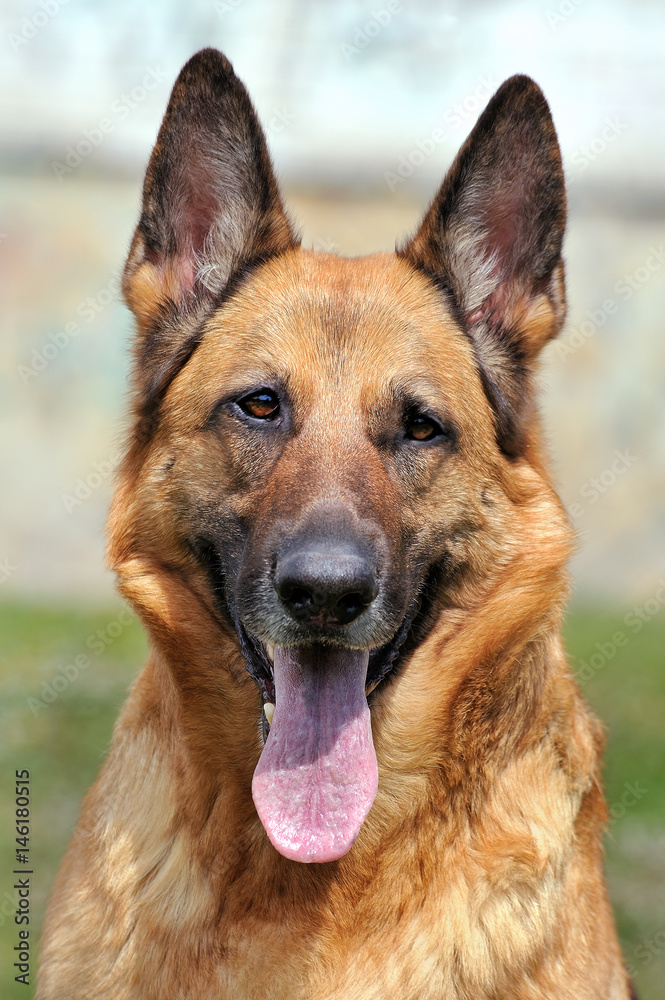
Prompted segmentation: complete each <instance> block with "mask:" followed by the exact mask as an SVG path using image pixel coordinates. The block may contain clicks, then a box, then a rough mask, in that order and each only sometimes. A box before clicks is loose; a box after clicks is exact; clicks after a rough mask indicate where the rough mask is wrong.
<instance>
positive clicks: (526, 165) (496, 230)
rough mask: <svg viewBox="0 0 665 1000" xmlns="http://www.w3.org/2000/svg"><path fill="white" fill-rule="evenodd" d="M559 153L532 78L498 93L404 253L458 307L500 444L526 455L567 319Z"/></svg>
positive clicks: (520, 79) (514, 81)
mask: <svg viewBox="0 0 665 1000" xmlns="http://www.w3.org/2000/svg"><path fill="white" fill-rule="evenodd" d="M565 219H566V196H565V189H564V180H563V170H562V166H561V154H560V151H559V145H558V142H557V137H556V132H555V130H554V125H553V123H552V118H551V115H550V111H549V107H548V105H547V102H546V100H545V98H544V96H543V94H542V92H541V90H540V88H539V87H538V86H537V85H536V84H535V83H534V82H533V80H531V79H529V77H527V76H513V77H511V78H510V79H509V80H506V82H505V83H504V84H503V85H502V86H501V87H500V88H499V90H498V91H497V92H496V94H495V95H494V97H493V98H492V100H491V101H490V102H489V104H488V105H487V108H486V109H485V111H484V112H483V114H482V115H481V116H480V118H479V120H478V122H477V124H476V126H475V128H474V129H473V131H472V132H471V135H470V136H469V138H468V139H467V141H466V142H465V143H464V145H463V146H462V148H461V150H460V152H459V153H458V155H457V158H456V160H455V162H454V163H453V166H452V167H451V169H450V171H449V173H448V175H447V177H446V178H445V180H444V182H443V184H442V186H441V189H440V190H439V193H438V194H437V196H436V198H435V199H434V202H433V203H432V205H431V206H430V208H429V210H428V212H427V214H426V215H425V218H424V220H423V222H422V225H421V226H420V229H419V230H418V232H417V233H416V235H415V236H414V237H413V239H411V240H410V241H409V242H408V243H407V244H406V245H405V246H404V247H403V248H401V249H400V250H398V254H399V255H400V256H402V257H404V258H405V259H407V260H408V261H410V262H411V263H412V264H413V265H414V266H415V267H417V268H419V269H420V270H422V271H424V272H425V273H426V274H427V275H429V276H430V277H431V278H432V279H433V280H434V281H435V282H436V283H437V284H438V285H439V286H440V287H442V288H443V289H445V291H446V292H447V293H448V294H449V296H450V297H451V298H452V300H453V304H454V307H455V310H456V313H457V315H458V317H459V319H460V321H461V323H462V324H463V326H464V329H465V330H466V332H467V334H468V335H469V337H470V338H471V340H472V343H473V345H474V348H475V352H476V357H477V361H478V366H479V369H480V374H481V378H482V380H483V384H484V387H485V391H486V393H487V395H488V397H489V399H490V402H491V403H492V406H493V408H494V411H495V415H496V428H497V440H498V442H499V445H500V447H501V448H502V450H503V451H504V452H505V453H506V454H507V455H510V456H516V455H518V454H519V453H520V451H521V450H522V448H523V446H524V440H525V428H526V426H527V423H528V418H529V412H528V411H529V408H530V404H531V399H532V394H531V385H530V381H531V378H530V376H531V373H532V370H533V367H534V363H535V359H536V357H537V355H538V353H539V351H540V350H541V348H542V347H543V346H544V344H545V343H546V342H547V341H548V340H549V339H550V338H551V337H553V336H555V334H556V333H558V331H559V329H560V328H561V325H562V323H563V320H564V316H565V293H564V281H563V262H562V259H561V245H562V241H563V233H564V227H565Z"/></svg>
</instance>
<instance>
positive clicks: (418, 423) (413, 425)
mask: <svg viewBox="0 0 665 1000" xmlns="http://www.w3.org/2000/svg"><path fill="white" fill-rule="evenodd" d="M405 426H406V436H407V438H410V439H411V440H412V441H431V439H432V438H435V437H437V435H439V434H440V433H441V428H440V427H439V425H438V424H437V423H436V422H435V421H434V420H430V418H429V417H425V416H423V415H422V414H416V415H415V416H412V417H409V418H408V419H407V421H406V425H405Z"/></svg>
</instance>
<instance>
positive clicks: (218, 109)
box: [38, 50, 630, 1000]
mask: <svg viewBox="0 0 665 1000" xmlns="http://www.w3.org/2000/svg"><path fill="white" fill-rule="evenodd" d="M183 108H185V111H186V113H185V114H182V113H181V112H182V109H183ZM211 149H214V152H215V157H214V158H213V157H212V156H211V153H210V150H211ZM144 195H145V197H144V210H143V215H142V217H141V221H140V223H139V227H138V229H137V234H136V236H135V240H134V244H133V247H132V251H131V254H130V259H129V262H128V266H127V270H126V275H125V293H126V296H127V300H128V302H129V303H130V305H131V306H132V308H133V310H134V312H135V314H136V316H137V320H138V344H137V366H136V370H135V376H134V382H135V391H136V417H137V419H136V428H135V433H134V435H133V438H132V441H131V443H130V447H129V450H128V454H127V458H126V460H125V464H124V466H123V469H122V473H121V476H120V482H119V486H118V490H117V493H116V497H115V501H114V504H113V509H112V512H111V518H110V526H109V554H110V562H111V565H112V566H113V568H114V569H115V571H116V573H117V575H118V578H119V581H120V589H121V591H122V593H123V594H124V596H125V597H126V598H127V600H128V601H129V602H130V603H131V604H132V605H133V606H134V607H135V609H136V610H137V612H138V614H139V615H140V616H141V619H142V621H143V623H144V625H145V627H146V629H147V632H148V634H149V636H150V641H151V645H152V653H151V656H150V660H149V662H148V664H147V666H146V668H145V670H144V671H143V673H142V674H141V676H140V677H139V679H138V680H137V682H136V684H135V686H134V689H133V691H132V693H131V695H130V698H129V701H128V702H127V705H126V706H125V709H124V711H123V713H122V715H121V717H120V720H119V722H118V724H117V727H116V731H115V735H114V739H113V746H112V749H111V752H110V754H109V757H108V760H107V762H106V764H105V766H104V768H103V771H102V773H101V775H100V777H99V779H98V781H97V783H96V784H95V786H94V787H93V789H92V790H91V791H90V793H89V794H88V796H87V798H86V801H85V804H84V807H83V813H82V817H81V820H80V823H79V826H78V829H77V831H76V834H75V836H74V840H73V842H72V845H71V847H70V849H69V852H68V854H67V857H66V859H65V861H64V863H63V866H62V869H61V872H60V874H59V877H58V881H57V884H56V887H55V891H54V894H53V898H52V901H51V905H50V909H49V914H48V919H47V923H46V929H45V932H44V940H43V944H42V954H41V971H40V981H39V988H38V997H39V998H40V1000H83V998H88V997H96V998H100V1000H102V998H108V1000H138V998H141V1000H152V998H154V1000H157V998H159V1000H163V998H165V997H169V998H172V1000H176V998H178V1000H180V998H181V1000H185V998H187V1000H203V998H213V997H215V998H220V1000H221V998H228V1000H250V998H258V997H270V998H271V1000H333V998H334V1000H372V998H376V1000H385V998H386V997H395V998H400V1000H444V998H445V1000H544V998H555V997H556V998H557V1000H566V998H567V1000H585V998H586V1000H628V997H629V995H630V994H629V985H628V982H627V978H626V974H625V972H624V967H623V963H622V959H621V956H620V953H619V949H618V945H617V941H616V935H615V930H614V926H613V919H612V915H611V911H610V906H609V903H608V899H607V892H606V888H605V882H604V877H603V871H602V845H601V841H602V833H603V827H604V824H605V820H606V810H605V805H604V802H603V796H602V792H601V789H600V781H599V759H600V752H601V746H602V737H601V732H600V728H599V725H598V723H597V722H596V720H595V719H594V718H593V716H592V715H591V714H590V712H589V711H588V709H587V708H586V706H585V704H584V702H583V701H582V699H581V697H580V694H579V692H578V689H577V687H576V685H575V683H574V681H573V679H572V677H571V673H570V670H569V667H568V665H567V663H566V659H565V655H564V652H563V649H562V645H561V640H560V638H559V628H560V623H561V615H562V605H563V602H564V600H565V597H566V574H565V564H566V560H567V558H568V555H569V552H570V546H571V532H570V528H569V525H568V521H567V518H566V516H565V513H564V510H563V508H562V505H561V503H560V501H559V500H558V498H557V496H556V494H555V492H554V490H553V488H552V486H551V484H550V480H549V476H548V473H547V469H546V464H545V459H544V454H543V449H542V446H541V441H540V432H539V427H538V419H537V414H536V412H535V404H534V401H533V393H532V386H531V381H532V373H533V370H534V367H535V363H536V356H537V353H538V351H539V349H540V348H541V347H542V345H543V344H544V343H545V342H546V341H547V340H548V339H549V338H550V337H551V336H553V335H555V334H556V332H557V331H558V329H559V327H560V325H561V323H562V321H563V308H564V307H563V278H562V264H561V257H560V250H561V239H562V233H563V224H564V214H565V203H564V196H563V182H562V174H561V166H560V159H559V155H558V146H557V144H556V136H555V133H554V129H553V126H552V124H551V119H550V117H549V111H548V109H547V105H546V103H545V101H544V98H543V97H542V95H541V94H540V91H539V90H538V88H537V87H536V86H535V84H533V83H532V82H531V81H527V80H526V78H524V77H522V78H514V79H513V80H512V81H508V83H507V84H504V86H503V87H502V88H501V90H500V91H499V94H498V95H497V96H496V97H495V98H494V100H493V102H492V103H491V104H490V107H489V108H488V111H487V112H486V113H485V115H483V116H482V118H481V120H480V122H479V124H478V126H477V127H476V129H475V130H474V133H473V134H472V136H471V137H470V139H469V140H468V141H467V143H466V144H465V147H464V148H463V150H462V152H461V153H460V157H459V158H458V160H457V161H456V164H455V165H454V167H453V169H452V171H451V173H450V174H449V177H448V179H447V181H446V182H444V187H443V188H442V192H441V193H440V195H439V196H438V198H437V199H436V200H435V202H434V204H433V206H432V208H431V209H430V212H429V213H428V215H427V216H426V218H425V221H424V222H423V225H422V227H421V229H420V230H419V232H418V233H417V234H416V236H415V237H414V239H413V240H411V241H410V242H409V243H407V245H406V246H405V247H403V248H402V249H401V250H400V251H399V254H398V255H390V254H377V255H374V256H371V257H367V258H363V259H354V260H345V259H340V258H338V257H335V256H332V255H325V254H315V253H312V252H309V251H304V250H301V249H299V247H298V242H297V239H296V238H295V237H294V236H293V235H292V231H291V229H290V227H289V224H288V222H287V220H286V217H285V216H284V213H283V209H282V207H281V202H280V201H279V195H278V193H277V189H276V186H275V184H274V179H273V176H272V171H271V168H270V164H269V161H268V158H267V153H266V151H265V143H264V140H263V136H262V134H261V132H260V128H259V126H258V123H257V122H256V119H255V116H254V112H253V110H252V108H251V104H250V103H249V99H248V98H247V97H246V93H245V91H244V88H243V87H242V84H240V83H239V81H238V80H237V78H236V77H235V76H234V75H233V72H232V70H231V68H230V66H229V64H228V62H226V60H225V59H224V58H223V57H222V56H220V55H219V54H218V53H214V52H212V51H211V50H206V52H204V53H200V54H199V55H198V56H196V57H194V59H192V60H191V61H190V63H189V64H188V65H187V67H185V69H184V70H183V73H182V74H181V76H180V78H179V81H178V83H177V84H176V87H175V89H174V94H173V97H172V101H171V104H170V106H169V111H168V112H167V117H166V119H165V122H164V125H163V126H162V131H161V132H160V136H159V139H158V144H157V147H156V149H155V152H154V154H153V158H152V160H151V166H150V168H149V172H148V176H147V178H146V186H145V191H144ZM515 219H517V222H515ZM192 220H193V221H192ZM220 234H221V235H220ZM211 276H212V277H211ZM268 383H269V384H273V383H274V384H278V385H279V386H281V387H282V389H280V391H283V393H284V398H288V400H289V414H290V418H289V419H290V421H291V423H290V424H289V426H288V428H287V429H286V430H285V431H284V432H281V431H280V432H279V433H277V432H276V431H275V432H271V433H270V434H267V433H265V434H264V433H263V432H262V433H261V435H258V436H257V434H256V433H255V432H254V431H252V432H251V433H250V432H248V431H247V429H246V428H244V427H243V426H241V425H239V423H238V420H237V419H236V418H235V417H234V416H233V413H232V411H231V409H229V405H230V404H228V402H227V401H228V399H229V398H231V397H233V395H234V393H235V394H236V395H237V394H238V393H239V392H243V391H248V390H249V389H251V388H252V386H261V385H265V384H268ZM414 395H415V396H417V397H418V398H419V399H421V400H422V399H424V400H425V401H426V402H427V403H428V405H430V406H431V407H432V408H434V409H435V410H436V412H437V413H438V414H440V415H441V420H442V421H443V420H448V419H449V420H450V422H451V426H454V428H455V433H454V435H453V436H451V438H450V443H448V444H446V445H445V446H444V445H437V446H436V447H434V448H429V449H427V448H426V449H421V450H411V451H408V456H407V457H405V455H407V453H406V452H405V451H404V450H403V449H402V451H400V448H399V447H397V446H396V445H395V444H394V441H395V440H396V438H395V435H396V434H398V431H399V428H400V427H401V421H402V412H403V406H404V405H405V404H404V399H407V398H408V399H411V398H412V397H413V396H414ZM386 442H388V443H386ZM331 503H335V504H337V505H338V506H340V505H341V507H342V508H343V509H344V510H346V511H347V512H348V516H349V517H351V518H353V519H354V523H358V524H362V525H365V524H370V525H371V526H373V527H372V530H373V531H374V532H375V534H376V537H377V538H380V539H381V544H382V545H383V549H382V550H381V551H382V552H383V556H382V558H383V559H384V561H385V563H386V565H387V566H388V567H389V568H390V573H386V580H385V581H384V583H383V584H382V587H383V588H384V590H385V595H386V596H385V597H383V596H382V598H381V599H382V600H384V605H385V614H384V615H383V617H382V620H381V621H380V622H378V623H377V624H376V625H375V628H376V630H377V632H376V634H377V635H379V634H380V633H381V630H383V632H384V633H385V635H383V634H381V641H384V640H387V639H389V638H390V637H391V636H392V635H393V634H394V633H395V630H396V629H397V627H398V626H399V622H400V620H401V618H402V617H403V615H404V613H405V610H406V607H407V605H406V604H405V603H404V602H405V601H406V599H407V598H409V599H410V600H413V599H415V598H416V597H418V595H419V597H418V599H419V600H422V602H423V604H422V607H421V614H420V615H418V616H417V617H416V618H415V619H414V621H413V624H412V628H411V631H410V633H409V636H408V637H407V638H406V640H405V641H404V645H403V646H402V650H401V652H400V653H399V655H398V656H397V659H396V662H395V664H394V666H393V669H392V671H391V672H390V673H389V675H388V676H387V677H386V678H385V679H384V680H382V681H381V682H380V683H378V685H377V686H376V688H375V690H374V691H373V692H372V693H371V694H370V695H369V700H370V705H371V711H372V727H373V733H374V743H375V747H376V752H377V757H378V761H379V769H380V782H379V791H378V794H377V797H376V800H375V803H374V806H373V808H372V810H371V812H370V814H369V817H368V819H367V820H366V822H365V824H364V825H363V827H362V829H361V832H360V835H359V837H358V839H357V841H356V843H355V844H354V846H353V847H352V849H351V850H350V851H349V853H348V854H347V855H345V856H344V857H342V858H341V859H340V860H338V861H334V862H329V863H326V864H309V865H305V864H299V863H297V862H293V861H288V860H286V859H285V858H283V857H282V856H281V855H280V854H278V853H277V852H276V851H275V849H274V848H273V847H272V846H271V844H270V843H269V841H268V839H267V837H266V835H265V832H264V830H263V827H262V826H261V823H260V822H259V819H258V817H257V815H256V812H255V809H254V805H253V802H252V798H251V794H250V787H251V780H252V774H253V771H254V768H255V767H256V764H257V761H258V758H259V754H260V752H261V745H262V744H261V738H260V733H259V718H260V715H261V695H260V692H259V689H258V687H257V685H256V684H255V683H254V680H253V679H252V678H251V677H250V675H249V673H248V671H247V669H246V662H245V657H244V656H243V651H244V652H245V653H247V650H243V648H242V647H243V638H242V636H243V633H242V631H241V632H238V631H237V630H236V627H235V625H234V622H235V619H234V613H235V614H236V615H239V616H240V618H241V619H242V620H243V621H251V622H257V623H258V624H257V625H256V626H255V633H256V635H257V636H258V639H260V640H261V641H263V642H265V641H269V640H270V635H269V634H268V632H269V631H270V627H271V626H270V625H269V624H266V622H265V615H264V605H263V600H262V598H261V599H259V600H257V599H256V594H255V593H254V592H253V591H252V590H251V588H250V590H249V592H248V593H245V592H244V591H243V590H242V587H243V586H244V585H243V584H242V581H243V579H244V577H243V574H247V572H249V570H248V569H247V567H246V565H245V563H246V561H247V559H249V564H248V565H249V566H250V569H252V571H253V572H254V573H255V576H254V577H251V579H260V580H262V579H263V577H261V573H263V574H264V575H265V571H264V570H263V569H261V567H262V566H263V562H262V561H261V560H263V559H264V556H265V552H266V551H268V547H269V545H270V544H272V543H271V541H270V539H272V538H273V537H274V535H275V533H279V532H280V531H282V530H284V525H288V526H292V525H293V524H299V523H301V522H303V521H304V520H305V519H306V518H307V517H310V516H313V515H312V512H314V513H316V512H317V511H319V510H323V509H324V508H325V509H327V507H326V505H329V504H331ZM321 505H323V507H322V506H321ZM377 544H378V543H377ZM211 552H212V553H213V555H211ZM220 552H221V556H220V555H219V553H220ZM248 552H249V553H250V555H249V556H248V555H247V553H248ZM228 553H231V555H229V554H228ZM233 553H236V554H235V555H234V554H233ZM238 553H241V554H242V557H241V555H238ZM218 557H219V558H221V559H222V562H223V572H222V573H221V576H220V570H219V566H218V565H217V564H216V563H215V559H216V558H218ZM250 557H251V558H250ZM252 558H253V559H254V560H255V562H254V563H252V562H251V559H252ZM224 560H226V561H224ZM234 560H235V561H234ZM243 560H245V562H243ZM238 566H240V568H238ZM257 567H258V568H257ZM234 574H235V575H234ZM256 574H258V576H256ZM388 576H390V577H391V578H392V579H394V581H396V584H395V586H394V587H393V591H394V592H393V591H391V590H390V582H389V581H388V580H387V577H388ZM236 579H237V580H238V581H240V582H239V583H238V586H237V595H236V597H237V607H235V605H234V601H236V597H234V598H233V600H231V599H230V598H229V594H231V593H232V592H233V593H234V594H236V591H235V590H234V589H233V587H234V584H233V581H234V580H236ZM382 579H383V578H382ZM229 581H230V582H229ZM402 591H404V593H405V594H406V597H404V598H403V597H402ZM382 593H383V591H382ZM414 595H415V596H414ZM400 601H401V602H402V603H400ZM243 602H244V603H243ZM252 602H254V603H252ZM382 606H383V605H382ZM234 608H235V612H234ZM238 608H240V609H241V610H240V611H238V610H237V609H238ZM262 616H263V617H262ZM236 624H237V622H236ZM253 627H254V626H253ZM261 629H264V631H266V635H262V634H259V633H260V630H261Z"/></svg>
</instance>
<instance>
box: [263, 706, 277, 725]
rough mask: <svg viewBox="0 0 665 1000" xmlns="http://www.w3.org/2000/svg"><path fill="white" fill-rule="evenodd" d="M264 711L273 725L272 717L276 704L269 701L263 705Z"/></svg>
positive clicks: (269, 722)
mask: <svg viewBox="0 0 665 1000" xmlns="http://www.w3.org/2000/svg"><path fill="white" fill-rule="evenodd" d="M263 711H264V712H265V716H266V719H267V720H268V725H269V726H272V717H273V715H274V714H275V706H274V705H273V704H272V702H270V701H267V702H266V703H265V705H264V706H263Z"/></svg>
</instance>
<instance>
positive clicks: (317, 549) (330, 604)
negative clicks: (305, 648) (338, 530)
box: [275, 540, 379, 625]
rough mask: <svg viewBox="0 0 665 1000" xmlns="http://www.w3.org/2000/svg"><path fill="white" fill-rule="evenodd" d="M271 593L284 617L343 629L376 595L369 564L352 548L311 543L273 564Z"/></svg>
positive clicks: (376, 586) (372, 567) (350, 546)
mask: <svg viewBox="0 0 665 1000" xmlns="http://www.w3.org/2000/svg"><path fill="white" fill-rule="evenodd" d="M275 590H276V591H277V596H278V597H279V599H280V601H281V602H282V604H283V605H284V607H285V608H286V610H287V611H288V612H289V614H290V615H291V616H292V617H293V618H295V619H296V620H297V621H300V622H309V623H311V624H313V625H314V624H315V625H330V624H332V625H347V624H348V623H349V622H352V621H353V620H354V619H355V618H357V617H358V615H360V614H361V613H362V612H363V611H364V610H365V608H367V607H369V605H370V604H371V603H372V601H373V600H374V598H375V597H376V595H377V594H378V592H379V585H378V581H377V572H376V568H375V566H374V565H373V563H372V560H371V559H370V558H369V557H368V556H367V555H366V554H365V553H363V552H362V551H361V550H360V549H359V548H356V547H355V546H354V545H344V544H340V543H327V544H326V543H325V542H322V543H318V544H317V543H314V542H312V541H311V540H310V541H309V542H308V543H307V544H305V545H302V546H299V547H297V548H292V549H290V550H289V551H287V552H286V553H284V555H283V556H281V557H280V558H279V559H278V562H277V566H276V568H275Z"/></svg>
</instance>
